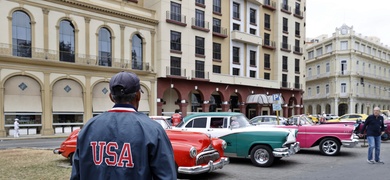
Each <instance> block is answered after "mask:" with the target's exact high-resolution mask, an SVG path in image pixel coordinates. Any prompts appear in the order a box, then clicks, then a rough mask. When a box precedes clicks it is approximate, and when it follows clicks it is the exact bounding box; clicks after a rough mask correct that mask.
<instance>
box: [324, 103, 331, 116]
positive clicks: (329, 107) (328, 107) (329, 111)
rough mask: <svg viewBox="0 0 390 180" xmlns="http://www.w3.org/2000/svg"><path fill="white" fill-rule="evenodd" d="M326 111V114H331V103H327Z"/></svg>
mask: <svg viewBox="0 0 390 180" xmlns="http://www.w3.org/2000/svg"><path fill="white" fill-rule="evenodd" d="M325 113H326V114H331V106H330V104H326V106H325Z"/></svg>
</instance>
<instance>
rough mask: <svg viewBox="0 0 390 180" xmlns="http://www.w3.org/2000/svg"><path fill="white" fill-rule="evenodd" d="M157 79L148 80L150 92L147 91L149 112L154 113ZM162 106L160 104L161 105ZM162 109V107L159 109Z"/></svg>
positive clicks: (155, 109)
mask: <svg viewBox="0 0 390 180" xmlns="http://www.w3.org/2000/svg"><path fill="white" fill-rule="evenodd" d="M156 82H157V81H154V80H151V81H150V92H149V104H150V114H151V115H156V114H157V113H158V112H156V111H157V108H156V100H157V85H156V84H157V83H156ZM161 108H162V106H161ZM161 110H162V109H161Z"/></svg>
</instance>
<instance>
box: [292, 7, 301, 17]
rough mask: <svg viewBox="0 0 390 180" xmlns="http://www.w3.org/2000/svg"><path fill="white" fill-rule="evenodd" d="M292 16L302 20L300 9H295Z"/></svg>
mask: <svg viewBox="0 0 390 180" xmlns="http://www.w3.org/2000/svg"><path fill="white" fill-rule="evenodd" d="M294 16H295V17H298V18H300V19H302V18H303V12H302V11H301V10H300V9H297V8H295V10H294Z"/></svg>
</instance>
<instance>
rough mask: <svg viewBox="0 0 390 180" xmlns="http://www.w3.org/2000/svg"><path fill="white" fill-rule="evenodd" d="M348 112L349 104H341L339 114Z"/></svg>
mask: <svg viewBox="0 0 390 180" xmlns="http://www.w3.org/2000/svg"><path fill="white" fill-rule="evenodd" d="M347 112H348V104H345V103H342V104H339V116H342V115H344V114H347Z"/></svg>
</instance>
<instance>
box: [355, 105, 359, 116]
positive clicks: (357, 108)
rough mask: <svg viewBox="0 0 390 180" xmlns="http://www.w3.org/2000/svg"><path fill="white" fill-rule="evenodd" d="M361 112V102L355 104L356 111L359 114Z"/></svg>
mask: <svg viewBox="0 0 390 180" xmlns="http://www.w3.org/2000/svg"><path fill="white" fill-rule="evenodd" d="M358 112H359V103H356V104H355V113H356V114H357V113H358Z"/></svg>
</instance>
